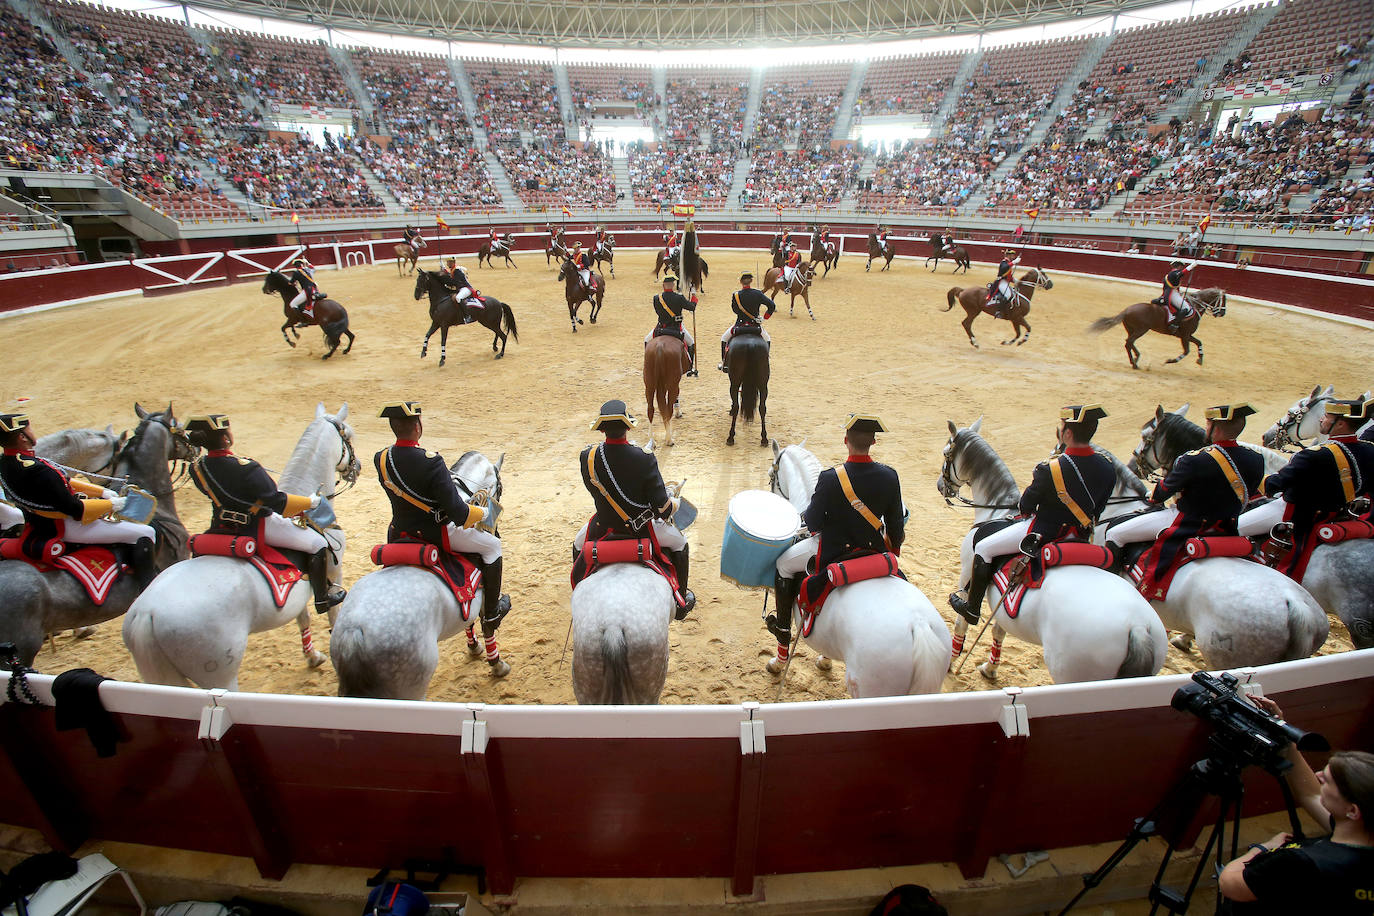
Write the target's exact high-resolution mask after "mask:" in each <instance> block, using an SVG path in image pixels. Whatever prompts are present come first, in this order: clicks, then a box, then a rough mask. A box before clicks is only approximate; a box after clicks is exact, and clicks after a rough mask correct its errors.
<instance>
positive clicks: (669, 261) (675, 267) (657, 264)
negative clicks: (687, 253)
mask: <svg viewBox="0 0 1374 916" xmlns="http://www.w3.org/2000/svg"><path fill="white" fill-rule="evenodd" d="M665 270H666V271H668V272H669V273H674V274H681V273H682V249H681V248H679V249H678V253H677V254H676V255H675V256H674V257H672V258H668V257H665V256H664V254H663V249H662V248H660V249H659V250H658V257H657V258H655V259H654V279H655V280H657V279H658V275H659V274H661V273H663V272H664V271H665Z"/></svg>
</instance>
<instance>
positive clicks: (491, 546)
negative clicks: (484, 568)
mask: <svg viewBox="0 0 1374 916" xmlns="http://www.w3.org/2000/svg"><path fill="white" fill-rule="evenodd" d="M448 549H449V550H451V551H453V552H454V553H475V554H477V555H478V556H480V557H481V558H482V562H483V563H495V562H496V561H497V560H499V559H501V539H500V538H498V537H497V536H496V535H494V534H492V533H491V532H489V531H479V530H478V529H476V528H459V527H458V526H457V525H455V524H453V522H449V523H448Z"/></svg>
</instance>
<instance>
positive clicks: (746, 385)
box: [739, 360, 762, 421]
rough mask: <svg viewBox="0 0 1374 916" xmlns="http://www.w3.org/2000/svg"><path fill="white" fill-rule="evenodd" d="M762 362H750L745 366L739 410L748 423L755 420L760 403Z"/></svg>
mask: <svg viewBox="0 0 1374 916" xmlns="http://www.w3.org/2000/svg"><path fill="white" fill-rule="evenodd" d="M761 365H762V362H755V361H754V360H749V361H748V362H746V363H745V366H744V379H743V386H742V388H741V391H740V398H739V409H740V413H741V414H743V415H744V419H745V420H746V421H748V420H752V419H754V411H755V409H756V408H757V407H758V403H759V367H760V366H761Z"/></svg>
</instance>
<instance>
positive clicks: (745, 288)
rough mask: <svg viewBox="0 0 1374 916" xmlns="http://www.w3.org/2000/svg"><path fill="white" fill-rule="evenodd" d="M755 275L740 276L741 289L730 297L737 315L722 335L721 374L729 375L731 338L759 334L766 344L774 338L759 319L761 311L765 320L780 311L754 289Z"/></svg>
mask: <svg viewBox="0 0 1374 916" xmlns="http://www.w3.org/2000/svg"><path fill="white" fill-rule="evenodd" d="M753 282H754V275H753V274H751V273H749V272H748V271H745V272H744V273H742V274H740V275H739V286H740V288H739V289H738V290H737V291H736V292H735V294H734V295H733V296H731V297H730V310H731V311H732V312H734V313H735V323H734V324H732V325H730V327H728V328H726V329H725V333H724V334H722V335H720V365H719V366H717V367H716V368H717V369H719V370H720V371H721V372H725V373H728V372H729V371H730V370H729V369H728V368H727V366H728V363H729V359H728V357H729V355H730V338H732V337H734V336H735V335H736V334H758V335H760V336H762V337H763V341H764V343H767V344H771V343H772V342H773V338H771V337H769V336H768V332H767V331H765V330H764V329H763V324H762V323H761V319H760V318H759V311H760V310H761V309H763V310H765V311H764V312H763V319H764V320H766V319H768V318H772V317H773V313H774V312H776V311H777V310H778V306H777V303H776V302H774V301H773V300H772V299H769V298H768V297H767V296H765V295H764V294H763V293H761V292H759V291H758V290H756V289H754V287H753V285H752V284H753Z"/></svg>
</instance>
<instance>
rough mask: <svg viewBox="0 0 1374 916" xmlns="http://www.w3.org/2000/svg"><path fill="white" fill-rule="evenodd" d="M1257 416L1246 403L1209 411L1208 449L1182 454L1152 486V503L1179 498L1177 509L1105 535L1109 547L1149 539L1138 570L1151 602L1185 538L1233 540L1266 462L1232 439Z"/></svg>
mask: <svg viewBox="0 0 1374 916" xmlns="http://www.w3.org/2000/svg"><path fill="white" fill-rule="evenodd" d="M1254 412H1255V409H1254V408H1253V407H1251V406H1250V405H1249V404H1222V405H1219V406H1217V407H1209V408H1207V414H1206V417H1207V443H1208V444H1207V445H1206V446H1205V447H1203V448H1200V449H1197V450H1196V451H1192V452H1188V453H1187V454H1185V455H1180V456H1179V457H1178V459H1177V460H1175V462H1174V466H1173V468H1172V469H1170V471H1169V473H1168V475H1167V476H1166V477H1165V478H1164V480H1162V481H1161V482H1160V483H1158V484H1157V485H1156V486H1155V489H1154V492H1153V493H1152V494H1151V495H1150V502H1152V503H1155V504H1163V503H1164V502H1165V501H1166V500H1168V499H1169V498H1170V497H1173V496H1177V497H1178V508H1177V510H1172V511H1170V510H1166V511H1162V512H1150V513H1146V514H1145V515H1140V516H1136V517H1134V518H1131V519H1128V520H1126V521H1124V522H1121V523H1120V524H1118V525H1115V526H1113V527H1112V528H1111V530H1110V531H1109V532H1108V533H1107V541H1108V543H1111V544H1129V543H1133V542H1140V541H1148V540H1153V541H1154V546H1153V547H1151V548H1150V552H1149V554H1148V555H1147V556H1146V558H1145V561H1144V563H1142V568H1143V569H1145V570H1147V571H1148V575H1147V577H1146V579H1145V580H1143V581H1142V582H1141V584H1140V589H1141V593H1142V594H1144V595H1145V597H1146V598H1151V597H1153V596H1152V591H1153V589H1154V586H1155V584H1156V583H1157V582H1159V581H1161V580H1163V579H1164V577H1165V576H1166V575H1167V574H1168V572H1169V570H1170V569H1172V568H1173V566H1174V564H1175V561H1176V560H1177V559H1178V558H1179V551H1180V550H1181V549H1182V548H1183V545H1184V544H1186V543H1187V542H1188V539H1189V538H1194V537H1199V536H1205V535H1234V534H1235V533H1236V519H1237V518H1238V517H1239V516H1240V514H1241V513H1242V512H1244V511H1245V509H1246V507H1247V506H1248V505H1249V503H1250V501H1251V500H1252V499H1254V498H1256V497H1257V496H1258V495H1259V489H1260V484H1261V482H1262V481H1263V479H1264V457H1263V456H1262V455H1260V453H1259V452H1257V451H1255V450H1254V449H1252V448H1248V447H1247V446H1244V445H1241V444H1239V443H1238V442H1237V441H1236V440H1237V439H1238V438H1239V437H1240V434H1241V433H1242V432H1243V431H1244V430H1245V418H1246V417H1248V416H1250V415H1251V414H1253V413H1254Z"/></svg>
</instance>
